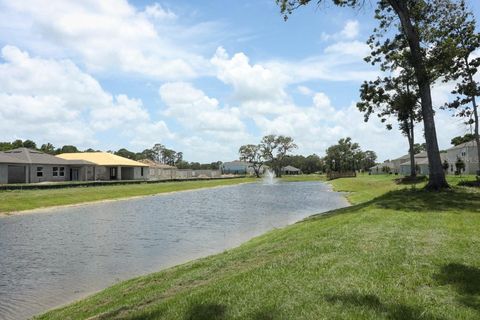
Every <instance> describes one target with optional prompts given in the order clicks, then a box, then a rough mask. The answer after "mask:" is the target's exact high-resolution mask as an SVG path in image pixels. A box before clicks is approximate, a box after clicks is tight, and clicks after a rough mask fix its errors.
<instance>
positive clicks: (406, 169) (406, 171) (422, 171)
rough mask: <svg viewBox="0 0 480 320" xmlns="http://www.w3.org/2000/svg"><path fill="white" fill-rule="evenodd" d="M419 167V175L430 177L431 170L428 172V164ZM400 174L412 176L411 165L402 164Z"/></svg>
mask: <svg viewBox="0 0 480 320" xmlns="http://www.w3.org/2000/svg"><path fill="white" fill-rule="evenodd" d="M417 166H418V171H417V174H419V175H425V176H426V175H428V174H429V172H430V171H429V170H428V164H417ZM400 174H402V175H405V176H409V175H410V164H402V165H401V166H400Z"/></svg>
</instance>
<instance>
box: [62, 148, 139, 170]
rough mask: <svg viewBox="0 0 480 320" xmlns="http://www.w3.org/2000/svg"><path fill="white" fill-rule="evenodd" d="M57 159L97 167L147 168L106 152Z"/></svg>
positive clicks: (84, 153)
mask: <svg viewBox="0 0 480 320" xmlns="http://www.w3.org/2000/svg"><path fill="white" fill-rule="evenodd" d="M57 157H59V158H62V159H65V160H83V161H88V162H92V163H94V164H96V165H98V166H123V167H148V165H146V164H143V163H141V162H138V161H134V160H130V159H127V158H124V157H120V156H117V155H114V154H111V153H108V152H79V153H62V154H59V155H57Z"/></svg>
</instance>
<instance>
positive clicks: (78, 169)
mask: <svg viewBox="0 0 480 320" xmlns="http://www.w3.org/2000/svg"><path fill="white" fill-rule="evenodd" d="M57 157H58V158H60V159H63V160H67V161H85V162H86V163H89V164H93V165H90V166H81V165H80V166H71V167H70V177H71V180H72V181H75V180H81V181H96V180H102V181H105V180H147V179H148V169H149V166H148V165H147V164H144V163H141V162H138V161H134V160H131V159H127V158H124V157H120V156H117V155H114V154H111V153H108V152H79V153H62V154H59V155H57Z"/></svg>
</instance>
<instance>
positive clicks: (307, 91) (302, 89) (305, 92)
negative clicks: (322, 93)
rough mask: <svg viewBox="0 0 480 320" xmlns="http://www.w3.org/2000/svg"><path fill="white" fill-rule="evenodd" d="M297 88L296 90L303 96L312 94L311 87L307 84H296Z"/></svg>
mask: <svg viewBox="0 0 480 320" xmlns="http://www.w3.org/2000/svg"><path fill="white" fill-rule="evenodd" d="M297 90H298V92H300V93H301V94H303V95H304V96H311V95H312V94H313V91H312V89H310V88H309V87H307V86H298V87H297Z"/></svg>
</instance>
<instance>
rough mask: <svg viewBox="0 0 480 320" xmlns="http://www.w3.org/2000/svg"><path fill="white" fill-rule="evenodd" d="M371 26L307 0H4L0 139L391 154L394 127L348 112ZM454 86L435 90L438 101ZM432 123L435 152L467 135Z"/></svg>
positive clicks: (440, 119)
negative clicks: (285, 9) (282, 143)
mask: <svg viewBox="0 0 480 320" xmlns="http://www.w3.org/2000/svg"><path fill="white" fill-rule="evenodd" d="M469 4H470V6H471V7H472V9H473V10H474V12H475V14H476V15H477V16H479V15H480V4H479V3H478V1H470V2H469ZM374 26H375V21H374V20H373V19H372V8H371V7H368V6H367V7H366V8H363V9H361V10H356V11H354V10H350V9H339V8H336V7H334V6H333V5H331V4H328V5H322V6H321V7H319V8H316V7H315V6H313V5H312V6H309V7H306V8H302V9H301V10H299V11H297V12H296V13H295V14H294V15H293V16H291V17H290V19H289V20H288V21H287V22H284V21H283V18H282V16H281V15H280V13H279V10H278V7H277V6H276V5H275V2H274V0H246V1H234V0H228V1H226V0H209V1H186V0H185V1H156V2H153V1H129V2H128V1H121V0H106V1H102V2H98V1H94V0H91V1H81V2H77V1H60V0H58V1H46V0H40V1H35V2H32V1H14V2H12V1H1V0H0V48H1V55H0V121H1V122H2V123H4V124H5V125H4V126H3V129H2V130H1V131H0V140H2V141H10V140H13V139H17V138H20V139H33V140H35V141H37V143H43V142H52V143H53V144H54V145H56V146H61V145H63V144H75V145H77V146H79V147H81V148H89V147H92V148H96V149H103V150H116V149H118V148H121V147H126V148H128V149H130V150H134V151H140V150H143V149H145V148H147V147H151V146H152V145H153V144H154V143H157V142H159V143H162V144H165V145H166V146H167V147H170V148H173V149H175V150H178V151H183V152H184V155H185V158H186V159H187V160H189V161H201V162H211V161H217V160H221V161H228V160H232V159H234V158H236V157H237V150H238V147H239V146H240V145H242V144H246V143H257V142H258V141H259V140H260V138H261V137H262V136H263V135H265V134H270V133H273V134H287V135H291V136H292V137H293V138H294V139H295V140H296V142H297V143H298V145H299V149H298V150H297V151H296V153H300V154H311V153H317V154H319V155H322V154H323V153H324V150H325V149H326V148H327V147H328V146H329V145H331V144H333V143H335V142H336V141H337V140H338V139H340V138H342V137H345V136H351V137H352V138H353V139H354V140H355V141H358V142H359V143H360V144H361V146H362V148H363V149H365V150H366V149H371V150H374V151H376V152H377V153H378V155H379V160H384V159H387V158H393V157H396V156H400V155H402V154H404V153H406V151H407V142H406V139H405V138H404V137H402V136H401V134H399V132H398V130H393V131H386V130H385V129H384V127H383V125H382V124H381V123H379V121H376V119H372V120H371V121H370V122H369V123H364V122H363V116H362V115H361V114H360V113H359V112H358V111H357V110H356V108H355V103H356V102H357V100H358V89H359V86H360V84H361V82H362V80H364V79H371V78H373V77H375V76H376V75H377V70H376V69H374V68H372V67H370V66H369V65H368V64H366V63H364V62H363V57H364V56H365V55H366V54H367V53H368V48H367V47H366V45H365V41H366V39H367V37H368V35H369V34H370V31H371V30H372V29H373V27H374ZM450 88H451V86H450V85H449V84H440V85H437V86H435V87H434V88H433V96H434V102H435V104H436V105H437V106H439V105H441V104H442V103H443V102H444V101H445V100H447V99H448V92H449V90H450ZM437 127H438V136H439V141H440V147H441V148H447V147H448V146H449V141H450V139H451V138H452V137H453V136H455V135H459V134H463V133H466V132H468V128H466V127H465V126H464V125H462V123H461V121H460V120H459V119H456V118H452V117H451V115H450V114H448V113H446V112H443V111H439V112H437ZM417 139H418V140H419V142H421V140H422V127H421V125H419V126H418V127H417Z"/></svg>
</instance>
